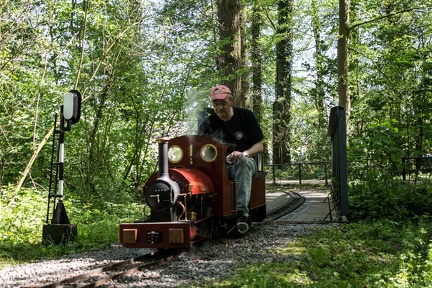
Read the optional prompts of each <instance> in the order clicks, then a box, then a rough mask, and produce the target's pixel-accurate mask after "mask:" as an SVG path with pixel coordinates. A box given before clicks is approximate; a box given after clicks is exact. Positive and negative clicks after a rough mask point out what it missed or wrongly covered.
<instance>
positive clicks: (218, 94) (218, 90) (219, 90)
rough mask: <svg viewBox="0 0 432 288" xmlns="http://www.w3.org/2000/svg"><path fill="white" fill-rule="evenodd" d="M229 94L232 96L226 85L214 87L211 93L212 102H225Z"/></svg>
mask: <svg viewBox="0 0 432 288" xmlns="http://www.w3.org/2000/svg"><path fill="white" fill-rule="evenodd" d="M228 94H231V90H230V89H229V88H228V87H227V86H225V85H218V86H216V87H213V88H212V90H211V92H210V101H214V100H224V99H225V98H226V97H227V95H228Z"/></svg>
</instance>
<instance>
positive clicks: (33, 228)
mask: <svg viewBox="0 0 432 288" xmlns="http://www.w3.org/2000/svg"><path fill="white" fill-rule="evenodd" d="M11 191H13V190H12V189H9V188H4V189H2V190H1V193H2V197H1V202H0V203H1V210H0V266H2V265H10V264H14V263H20V262H28V261H35V260H40V259H45V258H52V257H58V256H61V255H65V254H70V253H75V252H80V251H86V250H92V249H100V248H104V247H108V246H109V245H110V244H111V243H117V242H118V224H119V223H120V222H126V221H128V222H130V221H134V220H138V219H142V218H143V205H141V204H136V203H133V202H130V203H128V201H125V202H123V203H113V202H104V201H95V202H94V203H91V204H84V203H82V202H81V201H80V199H74V198H66V200H65V201H64V203H65V207H66V210H67V213H68V217H69V219H70V222H71V223H72V224H77V226H78V235H77V240H76V241H75V242H70V243H68V244H66V245H58V246H56V245H45V244H43V243H42V228H43V225H44V224H45V220H46V212H47V195H46V193H45V192H41V191H37V190H32V189H22V190H21V191H20V193H19V194H18V195H17V196H16V197H15V198H14V201H13V203H12V205H8V199H10V197H9V196H10V195H11V193H12V192H11Z"/></svg>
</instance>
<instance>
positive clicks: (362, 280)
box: [0, 187, 432, 288]
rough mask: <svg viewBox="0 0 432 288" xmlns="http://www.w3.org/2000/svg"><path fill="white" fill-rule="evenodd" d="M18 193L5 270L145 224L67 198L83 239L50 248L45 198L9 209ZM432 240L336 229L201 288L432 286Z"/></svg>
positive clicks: (387, 231) (427, 221)
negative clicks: (126, 225)
mask: <svg viewBox="0 0 432 288" xmlns="http://www.w3.org/2000/svg"><path fill="white" fill-rule="evenodd" d="M274 188H275V190H274V191H278V190H277V189H279V188H280V187H274ZM269 190H270V192H271V191H273V188H270V189H269ZM10 191H13V189H9V190H8V189H3V190H1V191H0V194H1V196H2V197H1V201H0V203H1V206H0V208H1V210H0V268H4V267H6V266H10V265H15V264H19V263H28V262H34V261H38V260H42V259H49V258H58V257H61V256H63V255H66V254H71V253H77V252H82V251H89V250H96V249H101V248H106V247H109V245H110V244H111V243H116V242H118V223H120V222H122V221H129V222H130V221H133V220H136V219H139V218H141V217H142V209H143V207H142V205H138V204H133V203H132V202H130V203H128V204H124V203H114V202H112V201H101V200H97V201H96V200H94V201H93V202H92V203H91V204H89V203H83V202H81V200H80V199H66V201H65V206H66V209H67V212H68V216H69V218H70V220H71V223H73V224H77V225H78V239H77V241H76V242H72V243H69V244H67V245H44V244H42V227H43V225H44V222H45V217H46V195H45V193H42V192H39V191H35V190H30V189H29V190H22V191H20V194H19V195H18V196H17V197H16V198H15V201H14V203H13V205H8V199H10V194H9V193H11V192H10ZM124 202H129V201H124ZM431 239H432V221H431V217H430V216H424V217H420V218H417V219H416V221H405V222H403V223H398V222H392V221H385V220H380V221H375V222H363V223H350V224H341V225H338V226H328V227H325V228H323V229H317V230H316V231H315V232H314V233H313V234H312V235H307V236H300V237H298V238H296V240H295V241H293V242H287V243H286V245H285V246H284V247H281V248H279V249H274V250H272V251H270V252H268V253H274V254H283V255H287V256H288V258H289V259H290V261H286V262H282V263H281V262H262V263H259V264H253V265H248V266H244V267H242V268H241V269H239V270H237V271H235V275H234V276H232V277H231V278H228V279H222V280H220V281H217V282H214V281H211V282H210V281H209V282H208V283H200V286H199V287H260V288H261V287H304V286H309V287H431V286H432V240H431ZM263 248H265V247H263ZM191 287H193V286H191Z"/></svg>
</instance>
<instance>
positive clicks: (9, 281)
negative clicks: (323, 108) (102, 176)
mask: <svg viewBox="0 0 432 288" xmlns="http://www.w3.org/2000/svg"><path fill="white" fill-rule="evenodd" d="M322 227H328V225H323V224H286V223H279V222H269V223H266V224H263V225H261V226H259V227H257V228H256V229H254V230H253V231H251V232H250V233H248V234H247V235H245V236H243V237H239V238H223V239H220V240H217V241H208V242H205V243H203V244H201V245H199V246H198V247H192V248H191V249H190V253H187V254H185V255H183V256H181V257H179V258H177V259H175V260H174V261H171V262H167V263H164V264H161V265H158V266H157V267H154V268H151V269H150V270H143V271H140V272H137V273H135V274H133V275H130V276H125V277H122V278H120V279H118V280H117V281H115V282H112V283H109V284H105V285H104V286H103V287H176V286H179V287H181V286H186V285H191V284H195V285H200V284H203V283H205V281H208V280H219V279H224V278H227V277H229V276H230V275H232V274H234V273H235V271H236V269H238V268H239V267H244V266H245V265H247V264H255V263H260V262H286V261H292V258H291V257H290V255H287V256H284V255H281V254H277V253H273V252H272V250H273V249H275V248H278V247H283V246H285V244H286V243H288V242H291V241H293V240H295V238H296V237H297V236H299V235H302V234H303V235H304V234H309V233H311V232H312V231H313V230H314V229H320V228H322ZM142 252H143V251H142V250H141V249H128V248H124V247H122V246H121V245H120V244H113V245H112V247H111V248H108V249H105V250H101V251H92V252H86V253H79V254H74V255H69V256H65V257H63V258H62V259H58V260H48V261H41V262H37V263H31V264H22V265H17V266H13V267H8V268H4V269H2V270H0V287H22V286H25V285H29V284H40V283H51V282H55V281H59V280H61V279H64V278H66V277H65V274H69V277H70V276H73V275H76V274H81V273H84V272H85V271H89V270H91V269H95V268H97V267H100V266H104V265H108V264H110V263H114V262H120V261H122V260H125V259H128V258H131V257H135V256H138V255H140V254H142ZM145 277H150V278H149V279H143V278H145Z"/></svg>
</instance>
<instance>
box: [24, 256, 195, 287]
mask: <svg viewBox="0 0 432 288" xmlns="http://www.w3.org/2000/svg"><path fill="white" fill-rule="evenodd" d="M185 253H187V252H185V251H179V252H177V253H172V252H171V253H169V254H165V253H160V252H151V253H148V254H144V255H141V256H138V257H134V258H130V259H127V260H124V261H121V262H117V263H114V264H110V265H105V266H102V267H99V268H95V269H92V270H90V271H87V272H85V273H82V274H77V275H73V276H70V275H62V276H60V277H59V278H60V279H62V280H60V281H56V282H52V283H48V284H31V285H25V286H22V287H23V288H57V287H82V288H84V287H98V286H101V285H104V284H106V283H109V282H111V281H115V280H116V279H118V278H121V277H124V276H128V275H131V274H134V273H136V272H138V271H141V270H144V269H149V268H151V267H154V266H156V265H160V264H162V263H165V262H169V261H172V260H174V259H176V258H177V257H179V256H181V255H183V254H185ZM152 277H153V276H151V275H150V276H143V277H142V279H146V278H148V279H150V278H152Z"/></svg>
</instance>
